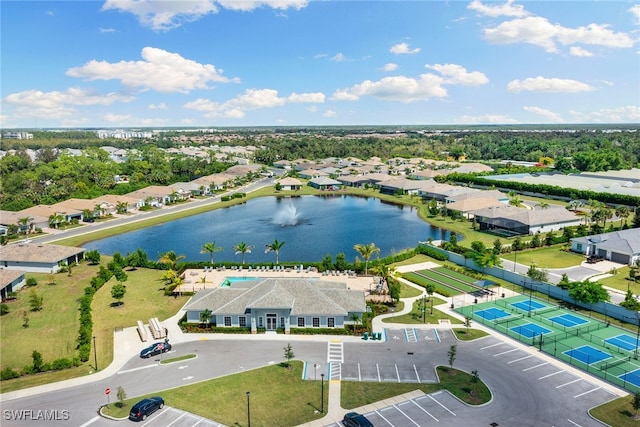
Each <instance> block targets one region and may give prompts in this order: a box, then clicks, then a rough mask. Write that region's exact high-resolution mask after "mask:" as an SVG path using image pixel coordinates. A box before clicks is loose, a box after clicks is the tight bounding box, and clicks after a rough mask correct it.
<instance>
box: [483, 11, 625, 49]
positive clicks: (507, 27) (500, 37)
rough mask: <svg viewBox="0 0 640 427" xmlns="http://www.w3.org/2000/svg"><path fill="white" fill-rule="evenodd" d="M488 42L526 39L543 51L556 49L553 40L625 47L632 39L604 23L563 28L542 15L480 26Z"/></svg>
mask: <svg viewBox="0 0 640 427" xmlns="http://www.w3.org/2000/svg"><path fill="white" fill-rule="evenodd" d="M483 33H484V36H485V38H486V39H487V40H488V41H489V42H490V43H496V44H511V43H529V44H533V45H536V46H540V47H542V48H544V49H545V50H546V51H547V52H554V53H555V52H558V48H557V43H560V44H562V45H572V44H576V43H580V44H588V45H594V46H605V47H612V48H628V47H632V46H633V43H634V42H633V40H632V39H631V37H629V36H628V35H627V34H625V33H616V32H614V31H612V30H610V29H609V28H608V26H607V25H599V24H589V25H587V26H583V27H578V28H567V27H563V26H561V25H558V24H552V23H550V22H549V21H548V20H547V19H546V18H542V17H539V16H530V17H526V18H521V19H513V20H511V21H505V22H503V23H501V24H499V25H498V26H496V27H493V28H485V29H484V30H483Z"/></svg>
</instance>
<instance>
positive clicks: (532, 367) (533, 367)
mask: <svg viewBox="0 0 640 427" xmlns="http://www.w3.org/2000/svg"><path fill="white" fill-rule="evenodd" d="M548 364H549V362H544V363H540V364H539V365H535V366H530V367H529V368H524V369H523V370H522V372H527V371H530V370H532V369H536V368H539V367H540V366H544V365H548Z"/></svg>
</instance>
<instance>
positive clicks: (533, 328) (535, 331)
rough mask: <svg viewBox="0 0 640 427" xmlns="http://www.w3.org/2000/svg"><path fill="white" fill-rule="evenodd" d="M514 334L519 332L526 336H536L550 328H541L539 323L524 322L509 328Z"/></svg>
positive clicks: (547, 331)
mask: <svg viewBox="0 0 640 427" xmlns="http://www.w3.org/2000/svg"><path fill="white" fill-rule="evenodd" d="M510 329H511V330H512V331H513V332H515V333H516V334H520V335H522V336H525V337H527V338H533V337H537V336H538V335H540V334H548V333H549V332H551V330H549V329H547V328H543V327H542V326H540V325H536V324H535V323H525V324H524V325H520V326H514V327H513V328H510Z"/></svg>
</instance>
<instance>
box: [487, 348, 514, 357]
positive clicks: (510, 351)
mask: <svg viewBox="0 0 640 427" xmlns="http://www.w3.org/2000/svg"><path fill="white" fill-rule="evenodd" d="M514 351H518V349H517V348H513V349H511V350H507V351H503V352H502V353H497V354H494V355H493V357H497V356H502V355H503V354H507V353H512V352H514Z"/></svg>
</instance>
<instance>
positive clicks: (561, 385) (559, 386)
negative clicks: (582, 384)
mask: <svg viewBox="0 0 640 427" xmlns="http://www.w3.org/2000/svg"><path fill="white" fill-rule="evenodd" d="M578 381H582V379H580V378H578V379H577V380H573V381H569V382H568V383H564V384H560V385H558V386H556V388H562V387H564V386H566V385H569V384H573V383H577V382H578Z"/></svg>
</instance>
